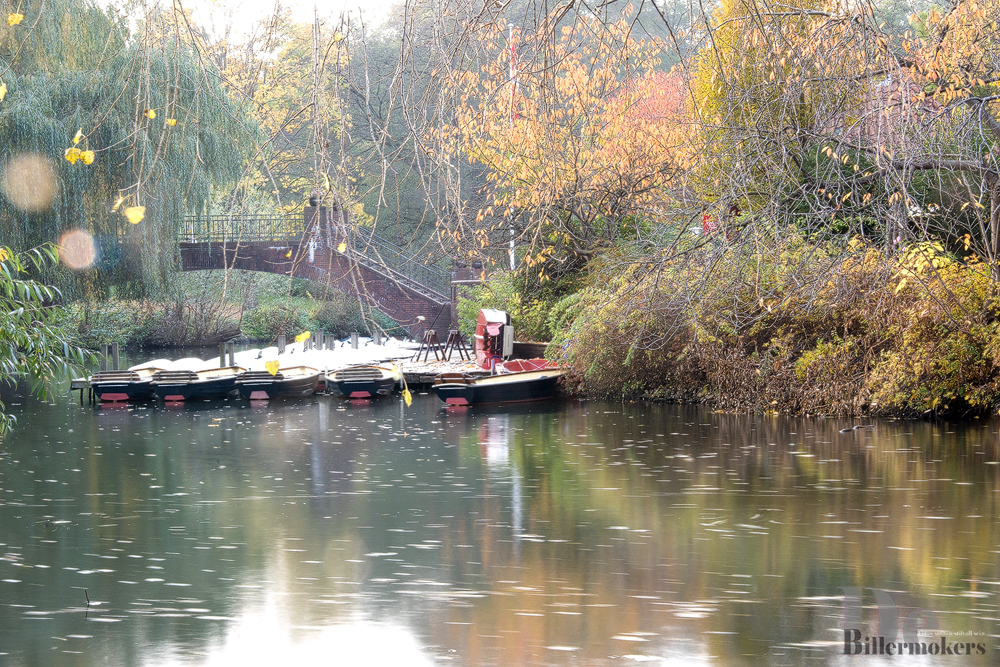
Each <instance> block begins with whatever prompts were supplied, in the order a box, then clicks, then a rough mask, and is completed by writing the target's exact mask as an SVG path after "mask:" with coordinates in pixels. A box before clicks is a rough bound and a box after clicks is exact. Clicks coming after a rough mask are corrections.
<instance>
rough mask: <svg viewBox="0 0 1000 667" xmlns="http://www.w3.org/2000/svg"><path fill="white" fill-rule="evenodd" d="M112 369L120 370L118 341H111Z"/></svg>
mask: <svg viewBox="0 0 1000 667" xmlns="http://www.w3.org/2000/svg"><path fill="white" fill-rule="evenodd" d="M111 370H113V371H116V370H118V343H111Z"/></svg>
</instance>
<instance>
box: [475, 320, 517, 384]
mask: <svg viewBox="0 0 1000 667" xmlns="http://www.w3.org/2000/svg"><path fill="white" fill-rule="evenodd" d="M475 349H476V363H477V364H479V366H480V367H482V368H488V369H490V370H491V371H492V370H494V369H495V368H496V365H497V363H499V362H501V361H503V360H504V359H506V358H507V357H509V356H510V355H511V354H513V353H514V327H513V326H511V323H510V315H508V314H507V313H505V312H504V311H502V310H493V309H492V308H484V309H482V310H480V311H479V319H478V320H477V321H476V341H475Z"/></svg>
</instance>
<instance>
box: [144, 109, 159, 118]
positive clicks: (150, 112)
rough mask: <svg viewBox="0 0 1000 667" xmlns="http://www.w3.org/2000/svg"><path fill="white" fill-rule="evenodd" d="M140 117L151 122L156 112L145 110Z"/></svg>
mask: <svg viewBox="0 0 1000 667" xmlns="http://www.w3.org/2000/svg"><path fill="white" fill-rule="evenodd" d="M142 115H143V116H145V117H146V118H148V119H149V120H153V119H154V118H156V112H155V111H153V110H152V109H146V110H145V111H143V112H142Z"/></svg>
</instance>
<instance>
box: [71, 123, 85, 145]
mask: <svg viewBox="0 0 1000 667" xmlns="http://www.w3.org/2000/svg"><path fill="white" fill-rule="evenodd" d="M82 140H83V128H82V127H81V128H80V129H79V130H77V131H76V134H75V135H73V145H74V146H76V145H77V144H78V143H80V141H82Z"/></svg>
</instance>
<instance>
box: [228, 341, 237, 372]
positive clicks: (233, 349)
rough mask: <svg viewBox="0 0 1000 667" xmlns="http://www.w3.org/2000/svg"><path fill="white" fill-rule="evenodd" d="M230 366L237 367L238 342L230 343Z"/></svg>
mask: <svg viewBox="0 0 1000 667" xmlns="http://www.w3.org/2000/svg"><path fill="white" fill-rule="evenodd" d="M228 346H229V365H230V366H235V365H236V341H232V340H231V341H229V344H228Z"/></svg>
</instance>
